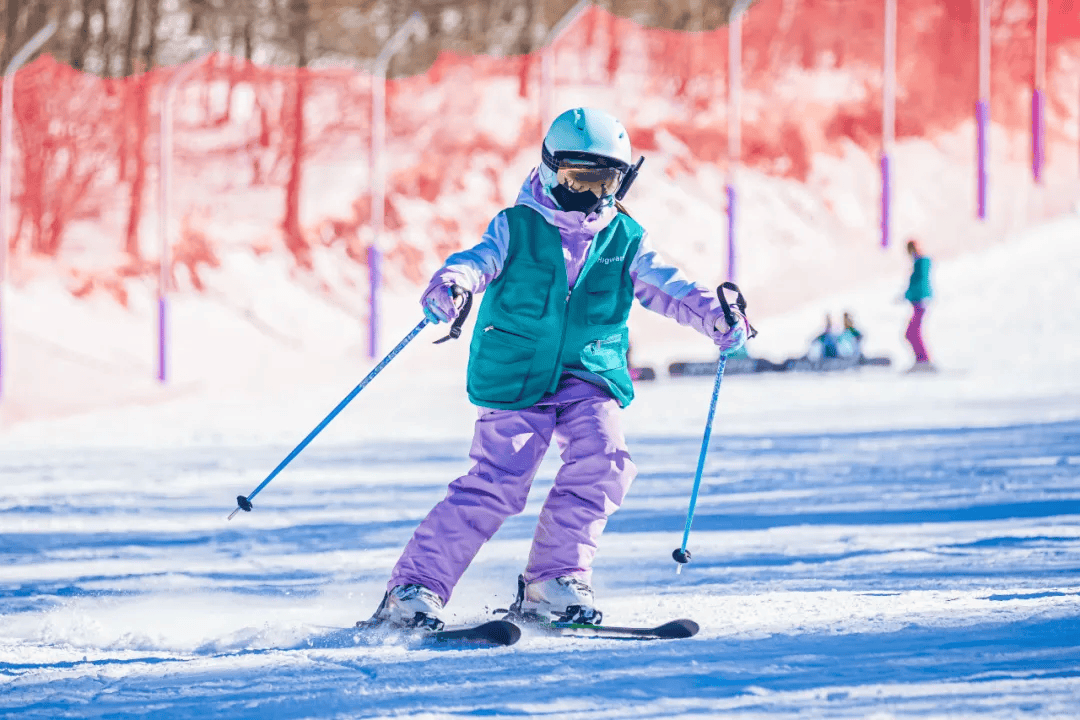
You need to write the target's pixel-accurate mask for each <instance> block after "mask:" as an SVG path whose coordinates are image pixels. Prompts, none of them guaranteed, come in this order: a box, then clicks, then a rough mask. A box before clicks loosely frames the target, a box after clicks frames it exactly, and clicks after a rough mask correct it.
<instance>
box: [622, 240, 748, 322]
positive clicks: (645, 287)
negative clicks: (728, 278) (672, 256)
mask: <svg viewBox="0 0 1080 720" xmlns="http://www.w3.org/2000/svg"><path fill="white" fill-rule="evenodd" d="M630 278H631V279H632V280H633V281H634V296H635V297H636V298H637V299H638V301H639V302H640V303H641V304H642V305H644V306H645V307H646V308H648V309H649V310H652V311H653V312H655V313H659V314H661V315H664V316H665V317H669V318H671V319H673V320H675V321H676V322H677V323H679V324H680V325H686V326H687V327H692V328H694V329H695V330H697V331H698V332H699V333H701V334H702V335H705V336H706V337H708V338H710V339H711V340H714V341H715V340H718V339H719V338H720V337H721V336H723V335H724V333H725V332H727V330H728V326H727V322H725V321H724V310H723V308H721V307H720V301H719V300H717V298H716V293H715V292H714V291H713V290H711V289H709V288H707V287H705V286H704V285H699V284H697V283H694V282H690V281H689V280H688V279H686V277H685V276H684V275H683V273H682V271H681V270H679V269H678V268H677V267H675V266H673V265H668V264H667V263H666V262H665V261H664V259H663V258H662V257H661V256H660V254H659V253H658V252H657V251H656V249H655V248H654V247H653V246H652V242H651V241H650V239H649V234H648V233H645V236H644V237H643V238H642V239H641V244H640V246H639V247H638V252H637V255H635V256H634V259H633V260H632V261H631V263H630ZM717 321H719V326H720V328H719V329H717V327H716V326H717Z"/></svg>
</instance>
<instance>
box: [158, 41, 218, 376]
mask: <svg viewBox="0 0 1080 720" xmlns="http://www.w3.org/2000/svg"><path fill="white" fill-rule="evenodd" d="M209 51H210V48H209V47H208V46H206V45H205V44H204V45H203V46H202V47H200V48H199V51H198V52H197V53H196V55H195V57H194V58H193V59H192V60H191V61H190V62H189V63H187V64H186V65H184V66H183V67H182V68H180V69H179V70H177V71H176V74H174V75H173V76H172V77H171V78H169V82H167V83H166V84H165V87H164V89H163V90H162V96H161V118H160V123H161V124H160V128H159V134H160V139H159V141H158V145H159V147H158V150H159V152H160V153H161V157H160V162H159V165H158V242H160V243H161V249H160V252H159V255H160V258H159V260H158V322H157V355H158V372H157V379H158V382H161V383H164V382H165V380H166V379H167V378H168V373H167V369H168V363H167V358H168V353H169V342H168V337H169V336H168V321H169V268H170V266H171V264H172V254H171V245H170V243H169V226H170V221H171V220H172V215H171V210H172V155H173V134H172V130H173V117H172V115H173V109H172V108H173V98H174V97H175V96H176V88H178V87H179V86H180V83H182V82H183V81H184V80H186V79H187V78H188V76H189V75H191V73H192V72H194V70H195V69H196V68H197V67H198V64H199V61H200V60H202V58H203V56H204V55H206V53H208V52H209Z"/></svg>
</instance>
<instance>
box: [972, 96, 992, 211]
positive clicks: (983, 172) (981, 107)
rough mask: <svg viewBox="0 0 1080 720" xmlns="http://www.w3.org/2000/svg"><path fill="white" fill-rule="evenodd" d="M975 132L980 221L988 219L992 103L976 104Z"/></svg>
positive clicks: (981, 102)
mask: <svg viewBox="0 0 1080 720" xmlns="http://www.w3.org/2000/svg"><path fill="white" fill-rule="evenodd" d="M975 130H976V134H977V139H976V142H977V144H978V147H977V151H978V166H979V169H978V178H977V182H978V195H979V198H978V199H979V219H980V220H985V219H986V190H987V177H988V170H987V165H986V161H987V158H986V155H987V134H988V133H989V131H990V103H988V102H987V101H986V100H979V101H978V102H977V103H975Z"/></svg>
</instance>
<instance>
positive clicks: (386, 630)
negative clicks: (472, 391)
mask: <svg viewBox="0 0 1080 720" xmlns="http://www.w3.org/2000/svg"><path fill="white" fill-rule="evenodd" d="M339 634H340V635H341V636H342V637H348V636H349V635H350V634H351V635H353V636H355V640H354V642H353V644H371V643H380V642H386V641H387V640H390V639H392V638H402V639H404V640H405V641H406V642H413V643H416V644H418V645H420V646H430V645H449V646H463V647H464V646H474V647H496V646H507V645H513V644H514V643H516V642H517V641H518V640H519V639H521V628H519V627H518V626H517V625H515V624H514V623H512V622H510V621H508V620H492V621H489V622H484V623H480V624H478V625H459V626H455V627H448V628H439V629H435V628H431V627H422V626H420V627H395V626H393V625H390V624H387V623H379V622H375V623H373V622H371V621H370V620H361V621H360V622H358V623H356V626H355V627H353V628H349V629H347V630H343V631H340V633H339Z"/></svg>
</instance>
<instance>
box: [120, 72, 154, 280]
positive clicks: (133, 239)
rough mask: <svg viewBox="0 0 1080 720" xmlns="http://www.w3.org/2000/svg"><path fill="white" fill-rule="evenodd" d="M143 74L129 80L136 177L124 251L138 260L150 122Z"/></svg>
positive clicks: (147, 90) (130, 203)
mask: <svg viewBox="0 0 1080 720" xmlns="http://www.w3.org/2000/svg"><path fill="white" fill-rule="evenodd" d="M148 77H149V76H147V75H142V76H140V77H138V78H132V79H131V80H129V82H130V83H133V86H132V88H131V90H132V92H133V93H134V94H135V98H134V100H135V147H134V148H133V156H134V157H133V158H132V160H133V161H134V165H135V177H134V178H132V180H131V200H130V202H129V203H128V222H127V234H126V235H125V239H124V252H126V253H127V254H128V257H130V258H131V259H132V260H137V259H138V258H139V256H140V252H139V222H140V221H141V220H142V203H143V190H144V188H145V186H146V152H145V151H146V124H147V123H148V122H149V120H150V117H149V112H148V111H149V105H148V103H147V95H148V94H149V88H148V87H147V78H148Z"/></svg>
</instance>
